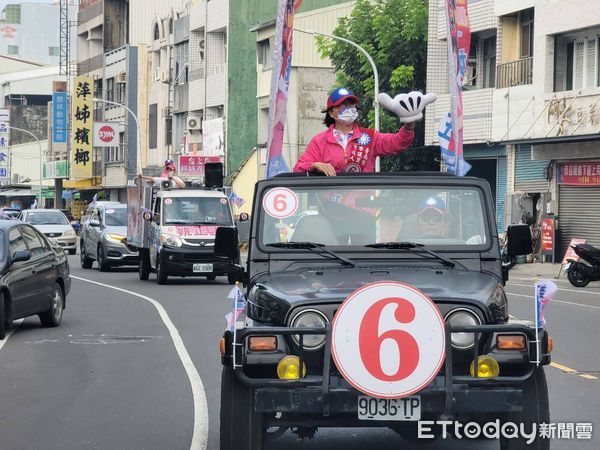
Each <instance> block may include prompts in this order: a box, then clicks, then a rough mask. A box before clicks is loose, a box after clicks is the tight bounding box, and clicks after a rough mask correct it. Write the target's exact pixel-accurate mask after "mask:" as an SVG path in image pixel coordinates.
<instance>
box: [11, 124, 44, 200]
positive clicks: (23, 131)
mask: <svg viewBox="0 0 600 450" xmlns="http://www.w3.org/2000/svg"><path fill="white" fill-rule="evenodd" d="M7 128H8V129H9V130H16V131H20V132H21V133H25V134H28V135H29V136H31V137H32V138H34V139H35V142H36V143H37V145H38V149H39V151H40V201H39V205H40V206H39V207H41V206H42V181H43V173H44V170H43V165H44V163H43V162H42V144H40V140H39V139H38V137H37V136H36V135H35V134H33V133H32V132H31V131H29V130H24V129H22V128H17V127H12V126H8V127H7Z"/></svg>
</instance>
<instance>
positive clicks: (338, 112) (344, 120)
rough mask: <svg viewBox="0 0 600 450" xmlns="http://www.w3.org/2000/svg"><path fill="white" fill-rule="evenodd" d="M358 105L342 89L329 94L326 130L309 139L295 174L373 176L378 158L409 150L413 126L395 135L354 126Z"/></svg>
mask: <svg viewBox="0 0 600 450" xmlns="http://www.w3.org/2000/svg"><path fill="white" fill-rule="evenodd" d="M358 103H359V100H358V97H356V96H355V95H354V94H353V93H352V92H351V91H350V90H349V89H346V88H343V87H342V88H338V89H335V90H334V91H333V92H331V94H329V97H328V99H327V108H326V109H325V110H323V112H324V113H325V120H324V121H323V123H324V124H325V126H327V130H325V131H323V132H321V133H319V134H317V135H316V136H315V137H313V138H312V139H311V141H310V142H309V143H308V146H307V147H306V151H305V152H304V154H303V155H302V156H301V157H300V159H299V160H298V162H297V163H296V165H295V166H294V172H309V171H318V172H322V173H324V174H325V175H327V176H335V174H336V173H342V172H350V173H355V172H374V171H375V159H376V158H377V157H378V156H385V155H393V154H397V153H400V152H402V151H404V150H406V149H407V148H409V147H410V146H411V144H412V142H413V140H414V136H415V133H414V123H407V124H405V125H404V126H403V127H402V128H400V129H399V130H398V132H397V133H380V132H378V131H375V130H372V129H369V128H362V127H360V126H359V125H358V124H357V123H356V119H357V118H358V111H357V105H358Z"/></svg>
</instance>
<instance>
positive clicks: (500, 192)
mask: <svg viewBox="0 0 600 450" xmlns="http://www.w3.org/2000/svg"><path fill="white" fill-rule="evenodd" d="M506 172H507V166H506V156H500V157H498V184H497V188H496V221H497V222H498V231H499V232H500V233H502V232H504V202H505V200H506Z"/></svg>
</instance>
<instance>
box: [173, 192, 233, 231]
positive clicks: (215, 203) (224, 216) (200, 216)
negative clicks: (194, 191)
mask: <svg viewBox="0 0 600 450" xmlns="http://www.w3.org/2000/svg"><path fill="white" fill-rule="evenodd" d="M162 224H163V225H221V226H231V225H233V219H232V217H231V209H230V208H229V202H228V201H227V199H226V198H224V197H201V198H198V197H196V198H192V197H167V198H164V199H163V204H162Z"/></svg>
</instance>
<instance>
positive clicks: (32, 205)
mask: <svg viewBox="0 0 600 450" xmlns="http://www.w3.org/2000/svg"><path fill="white" fill-rule="evenodd" d="M31 209H37V198H36V199H35V200H34V201H33V203H32V204H31Z"/></svg>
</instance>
